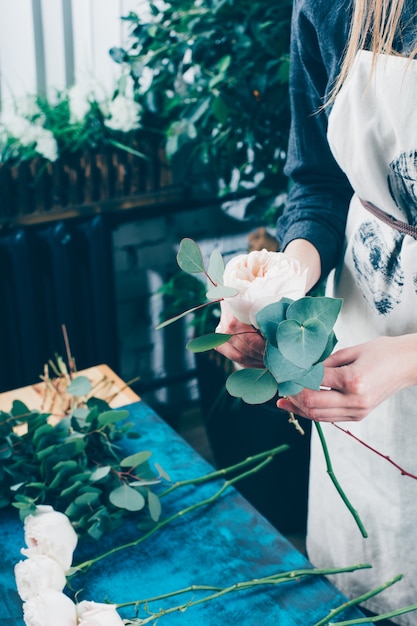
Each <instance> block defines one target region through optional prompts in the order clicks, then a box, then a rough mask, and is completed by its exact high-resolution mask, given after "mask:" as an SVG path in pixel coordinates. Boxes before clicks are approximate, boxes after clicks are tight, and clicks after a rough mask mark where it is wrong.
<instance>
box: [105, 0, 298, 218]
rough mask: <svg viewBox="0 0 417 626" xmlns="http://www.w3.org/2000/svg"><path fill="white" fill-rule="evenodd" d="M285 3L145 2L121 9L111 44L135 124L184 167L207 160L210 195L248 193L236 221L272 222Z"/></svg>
mask: <svg viewBox="0 0 417 626" xmlns="http://www.w3.org/2000/svg"><path fill="white" fill-rule="evenodd" d="M291 9H292V0H282V1H281V2H279V3H270V2H268V0H258V1H257V2H252V1H251V0H228V1H225V0H202V1H201V2H198V3H197V2H194V1H193V0H181V2H168V3H167V2H164V3H158V2H151V3H150V14H149V15H148V16H142V15H139V14H137V13H133V12H131V13H130V14H129V15H128V16H126V17H125V18H124V19H125V20H127V21H129V22H130V23H131V37H130V40H129V41H131V43H130V45H129V47H126V48H113V49H112V50H111V51H110V53H111V55H112V57H113V59H114V60H115V61H116V62H119V63H122V64H128V65H129V66H130V75H131V77H132V79H133V83H134V93H135V99H136V100H137V101H138V102H139V103H140V104H141V106H142V107H143V120H144V121H143V123H144V125H145V126H149V127H155V128H159V129H160V130H161V131H162V132H163V133H164V134H165V141H166V144H165V145H166V150H167V153H168V155H169V156H171V157H172V156H173V155H176V154H181V159H182V161H184V159H185V156H184V154H185V155H187V154H188V161H187V163H186V168H187V167H188V169H189V170H191V168H192V166H193V163H194V162H195V159H196V158H197V157H198V158H199V159H200V160H201V162H203V163H206V164H207V163H208V164H209V166H210V167H211V168H212V169H214V172H215V174H216V176H217V177H218V179H219V180H220V183H221V184H220V187H219V194H220V195H221V194H225V193H227V192H230V191H232V192H244V193H245V194H246V195H248V196H250V198H249V201H248V203H247V206H246V215H245V216H246V217H250V216H256V217H257V218H259V216H262V217H263V219H264V220H265V221H266V222H267V223H270V224H274V223H275V219H276V215H277V212H278V211H279V210H280V208H281V205H282V202H283V194H285V191H286V188H287V179H286V177H285V176H284V174H283V166H284V162H285V158H286V148H287V141H288V129H289V121H290V113H289V99H288V74H289V54H288V51H289V31H290V17H291Z"/></svg>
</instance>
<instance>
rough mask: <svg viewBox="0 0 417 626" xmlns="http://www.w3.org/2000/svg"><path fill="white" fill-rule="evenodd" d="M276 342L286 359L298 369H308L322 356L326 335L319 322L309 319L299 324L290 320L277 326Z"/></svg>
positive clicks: (323, 327) (324, 328)
mask: <svg viewBox="0 0 417 626" xmlns="http://www.w3.org/2000/svg"><path fill="white" fill-rule="evenodd" d="M277 340H278V347H279V349H280V350H281V352H282V354H283V355H284V356H285V358H286V359H288V360H289V361H291V363H294V365H297V366H298V367H303V368H310V367H311V366H312V365H313V363H315V362H316V361H317V360H318V359H319V358H320V356H321V355H322V354H323V351H324V349H325V348H326V345H327V340H328V333H327V330H326V327H325V325H324V324H323V323H322V322H320V320H317V319H311V320H307V321H306V322H305V323H304V324H300V323H299V322H297V321H295V320H292V319H291V320H284V321H283V322H281V324H280V325H279V326H278V330H277Z"/></svg>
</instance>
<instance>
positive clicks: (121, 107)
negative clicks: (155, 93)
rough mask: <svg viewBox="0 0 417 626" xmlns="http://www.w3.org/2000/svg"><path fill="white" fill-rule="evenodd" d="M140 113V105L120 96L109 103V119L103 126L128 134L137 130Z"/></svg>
mask: <svg viewBox="0 0 417 626" xmlns="http://www.w3.org/2000/svg"><path fill="white" fill-rule="evenodd" d="M140 111H141V107H140V105H139V104H138V103H137V102H135V101H134V100H133V99H132V98H126V97H125V96H121V95H119V96H116V98H115V99H114V100H112V101H111V102H110V103H109V115H110V119H109V120H106V121H105V122H104V124H105V125H106V126H107V127H108V128H111V129H113V130H121V131H123V132H125V133H128V132H129V131H131V130H133V129H135V128H138V126H139V113H140Z"/></svg>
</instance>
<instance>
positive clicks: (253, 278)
mask: <svg viewBox="0 0 417 626" xmlns="http://www.w3.org/2000/svg"><path fill="white" fill-rule="evenodd" d="M307 273H308V269H307V268H302V267H301V265H300V263H299V262H298V261H297V260H296V259H293V258H291V257H290V256H288V255H286V254H285V253H283V252H270V251H268V250H265V249H264V250H259V251H258V250H254V251H253V252H249V254H239V255H237V256H235V257H233V258H232V259H231V260H230V261H229V262H228V263H227V264H226V267H225V270H224V276H223V282H224V284H225V285H227V286H228V287H234V288H235V289H238V290H239V293H238V295H236V296H232V297H231V298H226V299H225V300H223V302H222V310H224V309H226V308H227V309H229V310H230V312H231V313H232V315H234V317H236V318H237V319H238V320H240V321H241V322H243V323H244V324H252V325H253V326H255V327H257V324H256V314H257V313H258V311H260V310H261V309H263V308H264V307H265V306H267V305H268V304H272V303H273V302H278V301H279V300H281V299H282V298H290V299H291V300H298V298H302V297H303V296H304V295H305V293H306V284H307Z"/></svg>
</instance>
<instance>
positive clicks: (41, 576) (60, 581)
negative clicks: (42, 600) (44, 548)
mask: <svg viewBox="0 0 417 626" xmlns="http://www.w3.org/2000/svg"><path fill="white" fill-rule="evenodd" d="M14 574H15V578H16V587H17V592H18V594H19V596H20V597H21V598H22V600H27V599H28V598H30V597H31V596H34V595H37V594H39V593H40V592H41V591H45V590H46V589H53V590H55V591H62V590H63V589H64V587H65V585H66V583H67V579H66V577H65V572H64V570H63V568H62V567H61V565H60V564H59V563H58V561H56V560H55V559H52V558H51V557H49V556H46V555H44V554H35V555H34V556H33V557H31V558H30V559H26V560H24V561H19V562H18V563H16V565H15V567H14Z"/></svg>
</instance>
